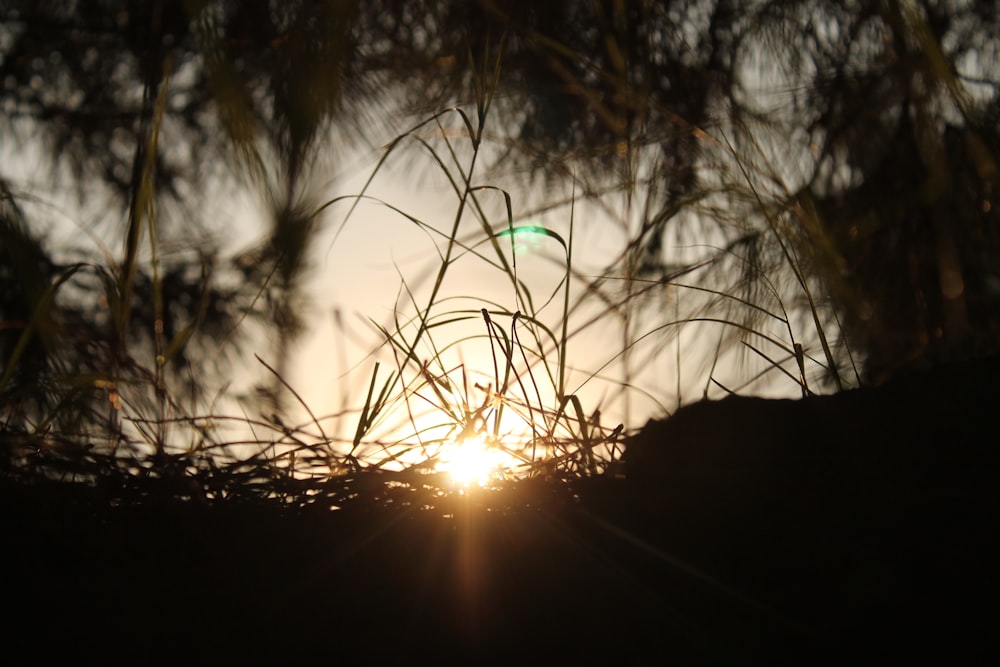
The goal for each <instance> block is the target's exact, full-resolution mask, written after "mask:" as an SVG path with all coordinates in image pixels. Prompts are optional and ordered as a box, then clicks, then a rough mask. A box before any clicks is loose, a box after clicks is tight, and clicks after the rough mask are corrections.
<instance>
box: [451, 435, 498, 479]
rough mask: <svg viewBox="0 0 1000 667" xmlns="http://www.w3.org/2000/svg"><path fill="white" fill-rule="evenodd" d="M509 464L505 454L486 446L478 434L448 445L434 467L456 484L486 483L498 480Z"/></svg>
mask: <svg viewBox="0 0 1000 667" xmlns="http://www.w3.org/2000/svg"><path fill="white" fill-rule="evenodd" d="M511 463H512V461H511V457H510V456H509V455H508V454H505V453H504V452H503V451H501V450H500V449H498V448H496V447H490V446H488V445H487V444H486V443H485V442H483V440H482V438H480V437H472V438H469V439H467V440H465V441H463V442H456V443H454V444H452V445H449V446H448V447H447V449H446V451H444V452H442V454H441V458H440V459H439V461H438V465H437V469H438V470H441V471H443V472H446V473H448V475H449V476H450V477H451V478H452V480H453V481H454V482H455V483H456V484H460V485H462V486H466V487H468V486H473V485H477V486H486V485H487V484H489V483H490V482H491V481H496V480H498V479H500V478H501V477H502V476H503V472H504V469H505V468H508V467H509V466H510V465H511Z"/></svg>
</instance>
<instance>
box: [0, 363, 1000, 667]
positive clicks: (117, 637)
mask: <svg viewBox="0 0 1000 667" xmlns="http://www.w3.org/2000/svg"><path fill="white" fill-rule="evenodd" d="M998 370H1000V363H998V361H997V360H992V361H990V362H987V363H981V364H976V365H967V366H964V367H962V366H959V367H954V368H950V369H946V370H943V371H938V372H936V373H935V374H933V375H928V376H914V377H910V378H903V379H900V380H898V381H896V382H894V383H892V384H891V385H889V386H887V387H884V388H880V389H866V390H863V391H855V392H848V393H845V394H841V395H838V396H835V397H827V398H814V399H807V400H805V401H763V400H756V399H727V400H725V401H721V402H718V403H710V404H699V405H696V406H692V407H690V408H687V409H685V410H682V411H681V412H680V413H678V415H677V416H675V417H674V418H672V419H670V420H667V421H665V422H653V423H651V424H649V425H648V426H647V427H646V428H645V429H644V430H643V431H642V433H641V434H640V435H639V436H637V437H636V438H635V439H634V440H633V441H631V442H630V444H629V450H628V452H629V453H628V462H627V471H628V478H627V479H626V480H612V479H606V480H605V479H597V480H584V481H580V482H577V483H575V484H574V485H573V487H572V489H570V488H567V487H566V486H564V485H555V484H551V483H548V484H547V483H543V482H522V483H520V484H518V485H515V486H513V487H511V488H508V489H506V490H504V491H501V492H492V493H487V492H476V493H472V494H469V495H466V496H461V497H453V498H451V499H450V500H440V501H439V503H440V504H439V506H438V507H437V508H436V509H434V510H421V509H417V508H416V506H411V507H407V508H399V509H387V508H385V507H380V508H376V507H374V506H372V507H366V506H364V504H363V503H356V504H355V505H353V506H352V507H350V508H349V509H344V510H341V511H337V512H330V511H328V510H319V509H307V510H299V511H296V512H291V511H289V510H287V509H282V508H280V507H277V506H275V505H268V504H261V503H242V504H241V503H235V502H234V503H226V504H220V505H216V506H211V507H209V506H205V505H201V504H198V503H191V502H188V503H169V502H151V501H147V502H144V503H139V504H125V505H123V506H119V507H116V508H114V509H111V508H109V507H108V505H107V502H106V500H99V499H98V496H97V495H96V494H95V493H93V492H91V491H89V490H86V489H78V488H70V487H67V486H66V485H54V486H52V487H25V486H20V485H13V484H11V483H8V482H4V483H3V486H2V487H0V491H2V504H0V530H2V536H3V537H2V550H3V557H2V559H3V560H2V567H3V600H4V609H5V610H6V617H7V618H6V620H5V621H4V622H3V626H2V627H3V631H2V634H3V636H4V640H3V641H4V645H5V646H6V647H8V652H9V653H10V654H11V655H15V654H17V653H20V652H21V651H22V650H23V651H26V655H27V656H28V657H29V658H32V657H33V658H35V661H37V662H44V663H52V662H53V661H56V658H59V657H62V658H67V657H69V658H71V659H73V661H74V662H82V661H83V659H84V657H86V656H95V657H98V658H100V659H101V661H102V662H104V663H128V664H148V663H161V664H209V663H211V664H234V663H243V662H252V663H269V664H282V663H306V662H308V663H311V664H338V663H345V662H346V663H354V662H366V663H367V662H371V663H410V662H417V661H420V662H423V661H425V660H432V661H434V662H437V663H453V662H462V663H471V664H482V663H506V664H562V663H584V664H609V663H618V664H637V663H653V664H667V665H674V664H678V665H685V664H694V665H715V664H748V663H764V662H766V663H769V664H776V663H788V664H800V665H814V664H861V663H868V664H892V663H896V664H903V663H910V662H914V661H920V662H922V663H928V662H930V663H934V662H937V663H939V664H984V663H992V664H996V663H997V659H998V658H1000V611H998V605H997V602H998V599H1000V597H998V592H1000V577H998V574H997V568H996V564H997V554H998V550H997V542H998V540H997V534H998V533H997V516H998V514H997V510H998V509H1000V493H998V489H1000V487H998V485H997V472H998V468H1000V455H998V453H997V447H996V444H997V440H998V439H997V428H996V427H995V425H994V422H993V418H994V412H995V411H996V409H997V408H996V401H995V399H994V393H993V391H992V386H993V382H994V381H995V378H996V377H997V374H996V372H997V371H998ZM444 514H449V515H451V516H448V517H446V516H443V515H444ZM22 655H24V654H22ZM29 661H30V660H29ZM5 662H7V661H6V660H5ZM20 662H21V661H20V660H19V661H18V663H19V664H20ZM8 664H13V663H10V662H8Z"/></svg>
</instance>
